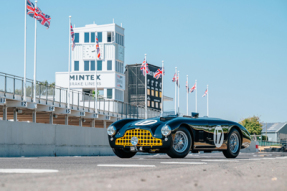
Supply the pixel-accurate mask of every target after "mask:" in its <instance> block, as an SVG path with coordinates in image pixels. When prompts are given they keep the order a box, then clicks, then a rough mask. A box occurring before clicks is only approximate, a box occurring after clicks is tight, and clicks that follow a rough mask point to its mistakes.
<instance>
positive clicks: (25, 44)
mask: <svg viewBox="0 0 287 191" xmlns="http://www.w3.org/2000/svg"><path fill="white" fill-rule="evenodd" d="M24 1H25V17H24V18H25V19H24V98H23V99H24V101H26V65H27V64H26V61H27V59H26V48H27V42H26V38H27V32H26V30H27V0H24Z"/></svg>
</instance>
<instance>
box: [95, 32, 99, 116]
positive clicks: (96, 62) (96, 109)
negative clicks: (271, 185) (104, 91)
mask: <svg viewBox="0 0 287 191" xmlns="http://www.w3.org/2000/svg"><path fill="white" fill-rule="evenodd" d="M95 33H96V34H97V36H96V49H97V43H98V44H99V41H98V33H97V32H95ZM97 70H98V50H96V60H95V98H96V103H95V112H96V114H98V84H97V78H98V77H97V76H98V75H97Z"/></svg>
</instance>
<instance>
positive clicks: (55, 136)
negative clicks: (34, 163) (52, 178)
mask: <svg viewBox="0 0 287 191" xmlns="http://www.w3.org/2000/svg"><path fill="white" fill-rule="evenodd" d="M55 155H56V156H98V155H113V152H112V149H111V148H110V146H109V143H108V139H107V133H106V129H100V128H91V127H78V126H68V125H49V124H39V123H37V124H35V123H26V122H10V121H0V157H20V156H55Z"/></svg>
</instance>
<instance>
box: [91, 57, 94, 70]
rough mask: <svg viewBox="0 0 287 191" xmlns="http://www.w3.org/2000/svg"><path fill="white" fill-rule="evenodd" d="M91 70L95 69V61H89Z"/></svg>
mask: <svg viewBox="0 0 287 191" xmlns="http://www.w3.org/2000/svg"><path fill="white" fill-rule="evenodd" d="M91 71H95V61H94V60H92V61H91Z"/></svg>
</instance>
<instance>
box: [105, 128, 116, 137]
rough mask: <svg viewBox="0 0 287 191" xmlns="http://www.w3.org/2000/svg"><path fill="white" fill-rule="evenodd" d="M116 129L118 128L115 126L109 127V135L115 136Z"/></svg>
mask: <svg viewBox="0 0 287 191" xmlns="http://www.w3.org/2000/svg"><path fill="white" fill-rule="evenodd" d="M116 130H117V129H116V128H115V127H114V126H109V127H108V129H107V133H108V135H110V136H113V135H115V134H116Z"/></svg>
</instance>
